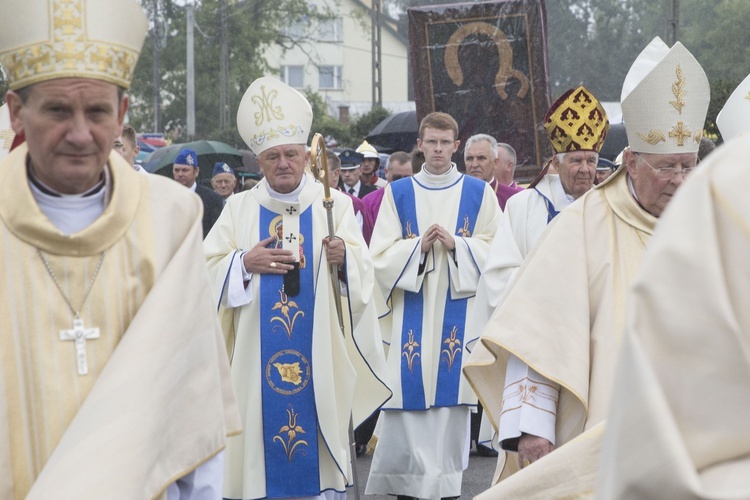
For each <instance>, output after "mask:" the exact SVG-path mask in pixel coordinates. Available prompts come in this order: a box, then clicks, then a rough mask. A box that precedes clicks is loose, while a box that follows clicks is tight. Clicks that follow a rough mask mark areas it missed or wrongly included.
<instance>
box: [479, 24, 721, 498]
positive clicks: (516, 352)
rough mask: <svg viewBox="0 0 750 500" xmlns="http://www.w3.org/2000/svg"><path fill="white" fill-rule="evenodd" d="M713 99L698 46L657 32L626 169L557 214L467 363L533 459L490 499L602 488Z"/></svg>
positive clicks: (522, 453)
mask: <svg viewBox="0 0 750 500" xmlns="http://www.w3.org/2000/svg"><path fill="white" fill-rule="evenodd" d="M708 103H709V87H708V79H707V78H706V75H705V73H704V72H703V70H702V68H701V67H700V64H698V62H697V61H696V60H695V58H694V57H693V56H692V55H691V54H690V52H688V51H687V49H685V47H683V46H682V44H680V43H679V42H678V43H676V44H675V45H674V47H672V48H671V49H670V48H669V47H667V46H666V45H665V44H664V42H662V41H661V40H660V39H659V38H656V39H654V40H653V41H652V42H651V43H650V44H649V45H648V47H646V49H644V51H643V52H642V53H641V54H640V55H639V56H638V59H637V60H636V62H635V63H634V64H633V66H632V67H631V69H630V71H629V72H628V75H627V77H626V79H625V83H624V85H623V95H622V108H623V117H624V121H625V124H626V126H627V131H628V140H629V143H630V149H629V150H628V151H626V153H625V158H624V163H625V165H624V167H623V168H620V169H619V170H618V171H617V172H616V173H615V174H614V175H613V176H612V177H610V178H609V179H608V180H607V181H606V182H604V183H603V184H600V185H599V186H597V188H596V189H594V190H592V191H590V192H588V193H586V194H585V195H583V196H582V197H581V198H580V199H579V200H578V201H577V202H576V203H574V204H572V205H571V206H570V207H568V208H567V209H566V210H564V211H563V212H562V213H561V214H560V215H559V216H558V217H557V218H556V219H555V221H554V223H553V225H551V226H550V228H549V230H548V231H547V232H546V234H545V235H544V236H543V237H542V238H541V239H540V240H539V241H538V242H537V245H536V248H535V249H534V251H533V252H532V253H531V255H529V258H528V259H527V260H526V261H525V262H524V264H523V265H522V266H521V268H520V269H519V271H518V274H517V276H516V278H515V280H514V283H513V284H512V286H511V288H510V290H509V291H508V292H507V293H506V297H505V299H504V300H503V302H502V304H501V305H500V307H499V308H498V309H497V310H496V311H495V313H494V314H493V316H492V318H491V319H490V322H489V323H488V325H487V327H486V328H485V330H484V332H483V337H482V344H483V348H481V349H480V348H477V349H475V350H474V352H473V353H472V357H471V359H470V361H469V366H467V367H466V368H465V373H466V374H467V376H468V377H469V379H470V380H471V382H472V385H473V386H474V388H475V389H476V390H477V391H478V393H479V396H480V398H481V400H482V402H483V404H484V407H485V409H486V411H487V412H488V413H489V415H490V417H491V418H492V420H493V424H494V425H495V426H496V428H497V429H498V434H499V436H498V437H499V440H500V443H501V446H502V447H503V448H504V449H505V450H508V451H513V452H517V453H518V456H517V460H515V461H516V462H517V463H518V466H520V467H522V468H524V467H525V468H524V470H522V471H520V472H518V473H516V474H514V475H512V476H511V477H509V478H507V479H505V480H503V481H500V483H499V484H498V485H497V486H496V487H494V488H493V489H492V490H490V492H488V493H487V497H488V498H489V497H492V498H496V497H498V496H503V495H507V496H508V498H530V497H533V496H537V497H540V498H554V497H558V496H565V495H569V496H571V497H572V496H576V495H583V494H584V493H585V492H589V494H590V492H591V491H592V490H593V488H594V478H595V474H596V464H597V459H598V451H599V446H600V444H601V432H602V429H603V425H604V421H605V418H606V415H607V411H608V409H609V406H610V402H611V400H612V399H613V396H614V395H613V393H612V384H613V381H614V380H613V379H614V364H615V359H616V356H617V353H618V350H619V334H620V332H621V331H622V328H623V326H624V315H625V310H626V309H627V304H626V301H625V296H626V292H627V291H628V288H629V285H630V284H631V281H632V279H633V278H634V276H635V274H636V272H637V270H638V268H639V265H640V262H641V259H642V257H643V253H644V251H645V248H646V245H647V243H648V240H649V238H650V236H651V234H652V232H653V228H654V226H655V224H656V222H657V220H658V217H659V216H660V215H661V214H662V212H663V211H664V208H665V207H666V206H667V204H668V203H669V201H670V200H671V198H672V196H673V195H674V193H675V192H676V190H677V189H678V188H679V187H680V185H681V184H682V182H683V180H684V177H685V176H686V175H688V173H689V172H690V171H691V170H692V169H693V168H694V167H695V165H696V160H697V154H696V153H697V150H698V144H699V142H700V139H701V137H702V133H703V123H704V120H705V117H706V111H707V109H708ZM563 113H565V114H566V115H567V116H573V113H572V111H571V112H566V111H563ZM511 201H512V200H511ZM579 435H580V436H579ZM576 437H578V438H577V439H574V438H576ZM556 447H558V448H559V450H555V448H556ZM553 450H555V451H553ZM503 458H504V457H503ZM509 462H512V461H510V460H509ZM529 463H531V465H530V466H528V467H527V465H528V464H529ZM505 465H506V466H507V465H508V464H507V463H506V464H505ZM570 470H575V474H574V475H571V474H570Z"/></svg>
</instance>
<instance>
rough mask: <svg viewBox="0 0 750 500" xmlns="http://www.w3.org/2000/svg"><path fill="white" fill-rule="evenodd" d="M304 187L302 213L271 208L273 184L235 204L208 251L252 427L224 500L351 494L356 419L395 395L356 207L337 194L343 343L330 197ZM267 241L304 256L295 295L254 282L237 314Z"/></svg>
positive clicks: (241, 439) (277, 283)
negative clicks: (326, 203) (330, 248)
mask: <svg viewBox="0 0 750 500" xmlns="http://www.w3.org/2000/svg"><path fill="white" fill-rule="evenodd" d="M302 183H303V186H302V187H301V189H300V191H299V198H298V201H283V199H279V197H278V196H277V197H272V196H271V194H270V193H269V191H268V183H267V182H266V181H265V180H263V181H261V182H260V184H258V185H257V186H256V187H255V188H253V189H252V190H250V191H247V192H245V193H240V194H236V195H234V196H232V197H231V198H229V199H228V200H227V203H226V205H225V207H224V210H223V212H222V214H221V216H220V217H219V219H218V220H217V222H216V224H215V225H214V227H213V229H212V230H211V232H210V233H209V235H208V236H207V238H206V240H205V242H204V251H205V253H206V257H207V258H208V264H209V271H210V274H211V276H212V287H213V290H214V292H215V296H216V297H215V299H216V301H215V303H217V302H218V303H220V304H221V305H220V307H219V314H220V318H221V321H222V326H223V329H224V333H225V336H226V340H227V348H228V349H229V352H230V353H231V358H232V359H231V365H232V368H231V373H232V380H233V382H234V386H235V388H236V391H237V398H238V401H239V406H240V412H241V418H242V421H243V422H244V432H243V434H242V435H241V436H237V437H234V438H232V439H230V440H229V444H228V446H227V450H226V454H225V475H224V497H226V498H231V499H254V498H265V497H267V496H268V497H271V496H277V497H278V496H281V497H284V496H287V497H288V496H294V497H309V496H317V495H319V494H320V493H321V492H322V491H324V490H335V491H338V492H344V491H345V489H346V486H347V485H349V484H350V478H351V477H352V476H351V469H350V457H349V445H348V442H349V441H348V428H349V416H350V412H351V413H352V414H353V420H354V425H355V426H357V425H358V424H359V423H360V422H362V421H363V420H364V419H366V418H367V417H369V416H370V415H371V414H372V413H373V412H375V411H376V410H377V409H378V408H379V407H380V406H381V405H382V404H383V402H384V401H386V400H387V399H388V398H389V397H390V395H391V393H390V391H389V390H388V388H387V386H386V384H385V383H384V377H385V357H384V354H383V348H382V340H381V338H380V334H379V330H378V328H377V314H376V312H375V307H374V302H373V300H372V291H373V286H374V276H373V267H372V261H371V260H370V257H369V254H368V252H367V246H366V244H365V241H364V239H363V237H362V233H361V232H360V230H359V227H358V225H357V222H356V220H355V218H354V212H353V210H352V208H351V201H349V198H348V197H347V196H346V195H344V194H342V193H339V192H336V191H331V196H332V197H333V199H334V207H333V219H334V228H335V232H336V235H337V236H338V237H339V238H341V239H343V240H344V242H345V244H346V265H345V269H344V271H343V272H342V273H340V275H341V276H340V277H342V278H344V281H345V283H346V290H347V292H348V293H345V294H344V295H343V297H342V299H343V300H344V301H345V302H346V305H347V307H345V311H347V313H346V314H345V322H347V323H348V325H347V328H346V329H347V337H346V338H344V337H343V336H342V333H341V331H340V329H339V326H338V321H337V319H336V310H335V306H334V302H333V301H334V298H333V289H332V283H331V279H330V273H329V272H328V265H327V261H326V257H325V250H324V248H323V244H322V241H323V239H324V238H325V237H326V236H327V235H328V224H327V218H326V210H325V208H324V207H323V194H324V193H323V186H322V184H320V183H319V182H316V181H315V179H314V178H313V177H312V175H310V174H305V178H304V179H303V180H302ZM282 196H283V195H282ZM270 236H276V237H277V238H278V240H277V243H278V244H279V245H289V244H290V242H291V243H292V245H291V246H288V247H286V248H289V249H290V250H292V251H293V252H297V251H298V252H299V262H300V271H299V277H300V278H299V293H298V295H292V293H293V292H291V291H290V290H288V289H287V285H286V284H285V283H284V280H283V278H282V276H281V275H274V274H252V275H250V276H249V281H248V282H247V283H246V285H245V287H244V290H240V295H244V296H245V297H246V299H245V300H244V301H241V302H240V303H239V304H238V303H237V302H232V300H233V299H232V296H233V295H234V294H235V292H236V290H234V291H233V290H232V289H231V288H232V286H233V285H232V273H233V272H235V269H236V267H235V266H240V265H241V263H240V259H241V255H242V253H243V252H244V251H247V250H250V249H252V248H253V247H254V246H256V245H257V244H258V242H259V241H261V240H264V239H266V238H269V237H270ZM297 249H298V250H297ZM240 272H241V271H240ZM335 286H339V283H338V282H337V283H336V284H335ZM240 288H243V287H242V286H240ZM242 302H244V304H243V303H242ZM352 331H353V332H354V334H353V335H351V334H350V333H349V332H352Z"/></svg>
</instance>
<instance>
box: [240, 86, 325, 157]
mask: <svg viewBox="0 0 750 500" xmlns="http://www.w3.org/2000/svg"><path fill="white" fill-rule="evenodd" d="M312 119H313V116H312V108H311V107H310V103H309V102H307V99H305V96H303V95H302V94H300V93H299V92H297V91H296V90H294V89H293V88H292V87H290V86H289V85H287V84H285V83H284V82H282V81H281V80H279V79H278V78H272V77H268V76H264V77H263V78H258V79H257V80H255V81H254V82H253V83H252V84H250V86H249V87H248V88H247V90H246V91H245V95H244V96H242V101H241V102H240V107H239V109H238V110H237V130H238V131H239V133H240V136H242V139H243V140H244V141H245V143H246V144H247V145H248V147H249V148H250V149H251V150H252V152H253V153H255V155H256V156H257V155H259V154H261V153H262V152H263V151H265V150H266V149H268V148H272V147H274V146H281V145H283V144H307V137H308V135H310V128H311V127H312Z"/></svg>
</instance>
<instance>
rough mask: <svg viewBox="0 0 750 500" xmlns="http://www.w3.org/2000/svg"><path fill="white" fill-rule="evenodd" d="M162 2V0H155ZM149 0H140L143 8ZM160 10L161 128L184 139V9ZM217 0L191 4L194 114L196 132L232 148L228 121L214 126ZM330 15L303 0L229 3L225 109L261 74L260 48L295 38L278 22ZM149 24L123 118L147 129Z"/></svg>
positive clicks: (235, 140) (236, 140)
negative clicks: (162, 40) (127, 113)
mask: <svg viewBox="0 0 750 500" xmlns="http://www.w3.org/2000/svg"><path fill="white" fill-rule="evenodd" d="M156 1H164V0H156ZM150 2H151V0H141V3H142V5H143V6H144V7H145V8H146V9H147V10H148V11H149V12H153V9H150V10H149V5H150ZM167 4H169V5H170V7H169V8H168V9H167V8H165V9H164V12H165V13H166V14H165V15H168V16H169V17H168V18H167V19H164V20H163V21H164V22H163V24H164V26H165V27H166V30H167V35H168V36H167V38H166V45H165V46H164V48H163V50H162V52H161V72H160V73H161V79H160V86H161V91H160V94H161V97H162V99H161V106H162V116H163V119H162V123H163V124H164V130H161V131H156V132H165V133H167V135H170V136H172V137H174V138H179V140H186V139H187V138H186V137H185V130H186V114H187V103H186V93H187V92H186V86H187V84H186V62H185V60H186V9H185V7H184V6H182V5H177V4H176V3H175V4H172V2H171V1H167ZM219 8H220V1H219V0H202V1H200V2H199V3H196V7H195V20H196V25H197V28H196V30H195V42H194V43H195V50H194V58H195V59H194V60H195V89H196V93H195V116H196V136H197V137H200V138H205V139H218V140H223V141H225V142H228V143H229V144H232V145H234V146H237V147H244V144H243V142H242V140H241V138H240V136H239V134H238V133H237V131H236V127H234V126H231V127H229V128H228V129H226V130H222V129H221V127H220V126H219V92H218V81H219V71H220V57H219V54H220V43H219V41H220V36H219V35H220V33H219V28H218V27H219V14H220V12H219ZM327 17H330V13H329V12H328V11H326V10H322V9H318V8H317V7H315V6H310V5H308V4H307V2H305V1H304V0H277V1H275V2H266V1H261V0H244V1H236V2H233V3H231V5H230V6H229V13H228V24H227V31H228V36H229V75H228V82H229V95H228V98H229V109H230V118H231V119H230V122H231V123H233V122H234V116H233V115H232V113H233V112H234V110H236V109H237V107H238V106H239V102H240V99H241V98H242V95H243V94H244V92H245V90H246V89H247V87H248V86H250V83H252V82H253V80H255V79H256V78H258V77H260V76H262V75H263V74H267V73H268V70H269V68H268V67H267V64H266V61H265V58H264V57H263V53H264V52H265V50H266V49H267V48H268V47H269V46H270V45H271V44H273V43H281V42H282V41H283V42H284V43H297V42H295V41H294V40H292V39H290V38H289V37H283V36H281V33H282V32H283V30H282V27H284V26H288V25H289V24H290V23H291V22H293V21H294V20H303V19H304V20H306V21H310V20H314V19H321V18H327ZM153 44H154V33H153V29H152V30H151V32H150V33H149V36H148V38H147V39H146V43H145V44H144V48H143V51H142V52H141V60H140V61H139V63H138V67H137V68H136V73H135V77H134V81H133V86H132V88H131V91H130V94H131V97H132V101H133V108H132V110H131V113H130V116H129V119H130V120H131V122H132V123H133V124H134V126H135V127H136V129H137V130H140V131H150V129H151V124H152V121H153V114H154V106H153V99H152V97H151V96H152V94H153V62H154V59H153V47H154V45H153Z"/></svg>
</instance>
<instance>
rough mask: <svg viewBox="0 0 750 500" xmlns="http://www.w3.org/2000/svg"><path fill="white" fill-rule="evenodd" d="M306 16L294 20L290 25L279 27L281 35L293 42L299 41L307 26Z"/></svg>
mask: <svg viewBox="0 0 750 500" xmlns="http://www.w3.org/2000/svg"><path fill="white" fill-rule="evenodd" d="M307 23H308V19H307V16H303V17H302V18H300V19H294V20H293V21H292V22H291V23H289V24H285V25H283V26H282V27H281V34H282V35H285V36H288V37H289V38H291V39H293V40H299V39H301V38H303V37H304V36H305V27H306V26H307Z"/></svg>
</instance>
